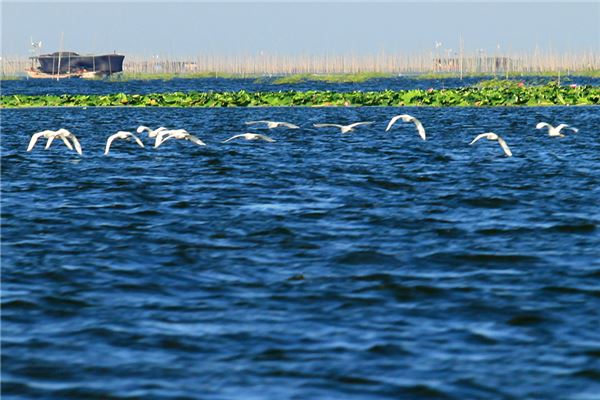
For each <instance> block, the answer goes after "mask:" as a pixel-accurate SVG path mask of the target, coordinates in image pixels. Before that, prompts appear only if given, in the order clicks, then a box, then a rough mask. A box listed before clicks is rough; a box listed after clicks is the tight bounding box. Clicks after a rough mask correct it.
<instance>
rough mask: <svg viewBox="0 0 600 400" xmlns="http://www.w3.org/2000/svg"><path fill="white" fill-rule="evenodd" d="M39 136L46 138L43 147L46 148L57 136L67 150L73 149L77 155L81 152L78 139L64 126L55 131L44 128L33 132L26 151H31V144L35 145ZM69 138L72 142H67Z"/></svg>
mask: <svg viewBox="0 0 600 400" xmlns="http://www.w3.org/2000/svg"><path fill="white" fill-rule="evenodd" d="M41 137H43V138H45V139H48V141H47V142H46V147H44V149H48V148H49V147H50V145H51V144H52V142H53V141H54V139H56V138H59V139H61V140H62V141H63V142H64V144H65V146H67V147H68V148H69V150H75V151H76V152H77V153H78V154H79V155H81V154H82V150H81V144H80V143H79V140H77V137H76V136H75V135H73V134H72V133H71V132H69V131H68V130H66V129H64V128H60V129H59V130H57V131H52V130H45V131H41V132H37V133H34V134H33V135H32V136H31V140H30V141H29V145H28V146H27V151H31V150H32V149H33V146H35V144H36V142H37V141H38V139H39V138H41ZM69 139H70V140H71V141H72V142H73V144H71V142H69Z"/></svg>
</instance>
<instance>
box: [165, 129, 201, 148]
mask: <svg viewBox="0 0 600 400" xmlns="http://www.w3.org/2000/svg"><path fill="white" fill-rule="evenodd" d="M169 139H180V140H189V141H190V142H192V143H194V144H197V145H198V146H206V143H204V142H203V141H202V140H200V139H198V138H197V137H196V136H194V135H192V134H191V133H189V132H188V131H186V130H185V129H173V130H166V131H161V132H159V133H158V136H156V143H154V148H157V147H158V146H160V145H161V144H163V143H164V142H166V141H167V140H169Z"/></svg>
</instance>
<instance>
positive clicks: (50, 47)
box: [1, 0, 600, 57]
mask: <svg viewBox="0 0 600 400" xmlns="http://www.w3.org/2000/svg"><path fill="white" fill-rule="evenodd" d="M1 14H2V54H3V55H4V56H14V55H22V56H27V55H28V46H29V38H30V37H33V39H34V40H42V41H43V48H42V52H43V53H46V52H53V51H57V50H58V49H59V46H60V37H61V33H63V34H64V42H63V49H64V50H72V51H77V52H79V53H93V52H112V51H113V50H115V51H117V52H119V53H123V54H126V55H131V56H133V55H139V56H144V57H147V56H149V55H153V54H160V55H164V56H172V57H173V56H175V57H180V56H196V55H200V54H206V53H212V54H218V55H223V54H232V55H244V54H257V53H259V52H261V51H262V52H264V53H274V54H280V55H284V54H290V55H295V54H317V55H321V54H326V53H329V54H350V53H354V54H357V55H360V54H375V53H377V52H379V51H381V50H384V51H385V52H388V53H397V52H400V53H404V54H414V53H417V52H425V51H432V50H433V48H434V43H435V42H436V41H439V42H441V43H442V49H443V48H452V49H455V50H456V49H458V39H459V36H460V35H462V37H463V40H464V45H465V49H466V50H470V51H474V50H475V49H484V50H485V51H487V52H489V53H492V52H494V51H495V49H496V46H497V44H500V51H511V52H517V51H519V52H520V51H534V49H535V48H536V46H537V47H538V48H539V49H540V50H542V51H547V50H549V49H552V50H554V51H559V52H569V51H572V52H581V51H593V52H595V53H598V52H599V51H600V1H597V0H596V1H588V2H572V1H563V2H558V1H533V2H517V1H495V2H492V1H466V2H464V1H463V2H455V1H454V2H450V1H435V2H432V1H429V2H406V1H391V0H390V1H385V2H366V1H362V2H361V1H352V2H348V1H345V2H343V1H329V2H318V1H295V2H290V1H285V2H284V1H272V2H256V1H247V0H246V1H238V2H231V1H227V2H223V1H222V2H218V3H217V2H204V1H202V2H201V1H186V2H164V1H163V2H157V1H129V2H125V3H123V2H116V1H104V2H101V1H81V0H80V1H69V2H56V1H38V2H23V1H18V2H17V1H10V0H9V1H6V0H2V3H1Z"/></svg>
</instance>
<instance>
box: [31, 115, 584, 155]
mask: <svg viewBox="0 0 600 400" xmlns="http://www.w3.org/2000/svg"><path fill="white" fill-rule="evenodd" d="M398 120H402V121H403V122H412V123H414V124H415V126H416V128H417V132H418V133H419V136H420V137H421V139H423V140H427V135H426V133H425V128H424V127H423V124H422V123H421V121H419V120H418V119H416V118H415V117H413V116H410V115H408V114H401V115H396V116H394V117H392V119H391V120H390V121H389V123H388V125H387V128H386V129H385V131H386V132H387V131H389V130H390V129H392V127H393V126H394V124H395V123H396V122H397V121H398ZM373 123H374V122H373V121H368V122H355V123H353V124H349V125H340V124H314V125H313V126H314V127H315V128H328V127H334V128H338V129H339V130H340V132H341V133H349V132H352V131H354V129H355V128H357V127H359V126H363V125H370V124H373ZM256 124H261V125H264V127H266V128H268V129H275V128H287V129H300V127H299V126H298V125H294V124H290V123H288V122H280V121H265V120H261V121H248V122H246V125H256ZM543 128H548V135H549V136H556V137H564V136H565V135H563V134H562V133H561V131H562V130H563V129H570V130H572V131H573V132H578V130H577V128H573V127H570V126H569V125H567V124H560V125H558V126H552V125H550V124H548V123H546V122H540V123H538V124H537V125H536V129H543ZM136 132H137V133H138V134H141V133H143V132H146V133H147V135H148V137H149V138H152V139H154V148H157V147H159V146H160V145H162V144H163V143H165V142H166V141H167V140H169V139H179V140H188V141H190V142H192V143H194V144H197V145H199V146H206V143H204V142H203V141H202V140H200V139H199V138H198V137H196V136H194V135H192V134H191V133H189V132H188V131H186V130H185V129H168V128H165V127H163V126H161V127H160V128H157V129H151V128H148V127H147V126H143V125H142V126H139V127H138V128H137V130H136ZM40 138H44V139H47V142H46V147H45V149H48V148H49V147H50V145H51V144H52V142H53V141H54V139H61V140H62V141H63V143H64V144H65V145H66V146H67V147H68V148H69V149H70V150H74V151H76V152H77V153H78V154H79V155H81V154H83V152H82V149H81V144H80V143H79V140H78V139H77V137H76V136H75V135H74V134H72V133H71V132H69V131H68V130H66V129H64V128H61V129H59V130H56V131H52V130H45V131H41V132H37V133H34V134H33V135H32V136H31V140H30V141H29V145H28V146H27V151H31V150H32V149H33V147H34V146H35V144H36V142H37V141H38V139H40ZM484 138H485V139H488V140H494V141H497V142H498V144H499V145H500V147H501V148H502V150H503V151H504V154H505V155H506V156H508V157H511V156H512V152H511V150H510V148H509V147H508V144H507V143H506V141H505V140H504V139H503V138H502V137H501V136H500V135H498V134H496V133H494V132H486V133H482V134H480V135H477V136H476V137H475V139H473V141H472V142H471V143H469V144H470V145H472V144H473V143H475V142H477V141H478V140H479V139H484ZM117 139H121V140H129V141H131V140H133V141H135V142H136V143H137V144H138V145H139V146H140V147H145V146H144V142H142V140H141V139H140V138H139V136H137V135H136V134H135V133H132V132H126V131H119V132H117V133H115V134H113V135H111V136H109V137H108V139H107V140H106V147H105V149H104V155H107V154H108V153H109V151H110V147H111V145H112V144H113V142H114V141H115V140H117ZM235 139H246V140H263V141H266V142H275V140H273V139H272V138H270V137H269V136H267V135H263V134H259V133H250V132H246V133H242V134H240V135H235V136H232V137H230V138H229V139H227V140H224V141H223V143H227V142H229V141H232V140H235Z"/></svg>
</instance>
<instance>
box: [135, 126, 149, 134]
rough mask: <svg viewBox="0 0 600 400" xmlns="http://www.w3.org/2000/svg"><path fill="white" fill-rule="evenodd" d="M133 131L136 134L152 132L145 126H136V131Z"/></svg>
mask: <svg viewBox="0 0 600 400" xmlns="http://www.w3.org/2000/svg"><path fill="white" fill-rule="evenodd" d="M135 131H136V132H137V133H142V132H144V131H147V132H152V129H150V128H148V127H147V126H144V125H140V126H138V127H137V129H136V130H135Z"/></svg>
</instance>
